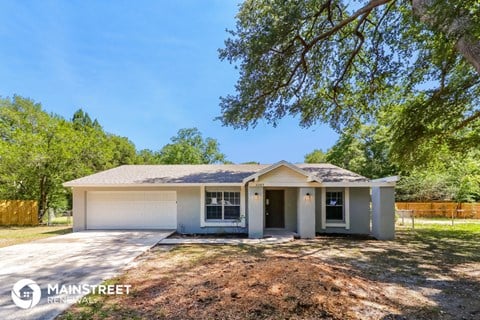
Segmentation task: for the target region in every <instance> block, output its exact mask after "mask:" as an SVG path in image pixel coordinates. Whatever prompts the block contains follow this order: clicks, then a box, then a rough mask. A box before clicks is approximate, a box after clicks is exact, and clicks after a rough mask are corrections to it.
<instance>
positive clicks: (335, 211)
mask: <svg viewBox="0 0 480 320" xmlns="http://www.w3.org/2000/svg"><path fill="white" fill-rule="evenodd" d="M325 197H326V203H325V205H326V212H325V213H326V220H327V221H345V215H344V202H343V192H342V191H327V192H326V194H325Z"/></svg>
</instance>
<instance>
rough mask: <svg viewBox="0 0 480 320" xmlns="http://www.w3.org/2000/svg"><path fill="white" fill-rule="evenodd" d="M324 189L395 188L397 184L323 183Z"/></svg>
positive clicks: (369, 182)
mask: <svg viewBox="0 0 480 320" xmlns="http://www.w3.org/2000/svg"><path fill="white" fill-rule="evenodd" d="M321 186H322V187H395V182H374V181H366V182H323V183H322V184H321Z"/></svg>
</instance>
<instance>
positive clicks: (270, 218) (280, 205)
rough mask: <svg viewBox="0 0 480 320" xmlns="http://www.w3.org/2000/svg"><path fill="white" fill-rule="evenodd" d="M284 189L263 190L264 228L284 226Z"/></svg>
mask: <svg viewBox="0 0 480 320" xmlns="http://www.w3.org/2000/svg"><path fill="white" fill-rule="evenodd" d="M284 204H285V197H284V190H267V191H266V192H265V228H285V212H284V207H285V205H284Z"/></svg>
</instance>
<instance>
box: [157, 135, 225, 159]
mask: <svg viewBox="0 0 480 320" xmlns="http://www.w3.org/2000/svg"><path fill="white" fill-rule="evenodd" d="M170 140H171V143H169V144H167V145H165V146H164V147H163V148H162V149H161V150H160V153H159V157H160V162H161V163H164V164H210V163H224V162H225V161H226V160H225V155H224V154H223V153H221V152H220V150H219V144H218V141H217V140H215V139H213V138H206V139H204V138H203V137H202V134H201V133H200V131H199V130H198V129H197V128H188V129H180V130H179V131H178V133H177V135H176V136H174V137H172V138H171V139H170Z"/></svg>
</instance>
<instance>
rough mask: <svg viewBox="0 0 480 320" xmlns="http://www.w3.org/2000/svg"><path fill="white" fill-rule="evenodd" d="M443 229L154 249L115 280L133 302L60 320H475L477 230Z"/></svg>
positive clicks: (103, 300)
mask: <svg viewBox="0 0 480 320" xmlns="http://www.w3.org/2000/svg"><path fill="white" fill-rule="evenodd" d="M442 228H445V229H442ZM442 228H440V229H435V228H433V229H432V228H430V227H425V228H424V229H422V228H420V227H419V228H418V229H417V230H416V231H411V230H408V229H402V230H400V232H399V233H398V239H397V240H395V241H375V240H360V239H354V238H344V237H318V238H317V239H315V240H310V241H303V240H302V241H294V242H291V243H289V244H284V245H256V246H247V245H244V246H219V245H203V246H202V245H190V246H176V247H174V246H157V247H155V248H154V249H152V250H151V251H150V252H148V253H147V254H145V255H143V256H142V257H141V260H140V261H138V262H139V263H138V265H137V266H136V267H134V268H132V269H130V270H128V271H127V272H126V273H125V274H124V275H123V276H121V277H120V278H118V279H116V282H117V283H119V284H131V285H132V288H133V291H132V293H131V294H130V295H128V296H109V297H106V296H95V297H91V299H90V300H91V301H90V302H89V303H84V304H79V305H76V306H74V307H73V308H71V309H70V310H68V311H67V312H66V313H64V314H63V315H62V316H61V317H60V318H61V319H287V318H288V319H478V318H479V317H480V304H479V303H478V299H477V297H478V292H479V291H480V279H479V278H478V274H479V271H480V241H479V240H480V232H479V231H480V229H472V230H468V229H461V230H457V231H455V230H453V229H452V230H450V229H448V228H449V227H448V226H443V227H442ZM464 228H467V227H464ZM447 235H449V236H447Z"/></svg>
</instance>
